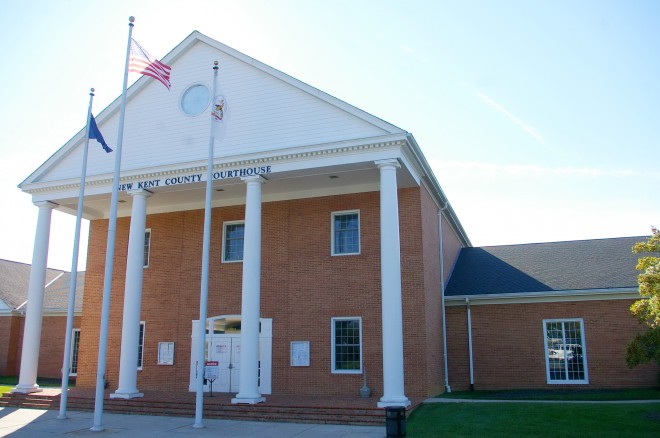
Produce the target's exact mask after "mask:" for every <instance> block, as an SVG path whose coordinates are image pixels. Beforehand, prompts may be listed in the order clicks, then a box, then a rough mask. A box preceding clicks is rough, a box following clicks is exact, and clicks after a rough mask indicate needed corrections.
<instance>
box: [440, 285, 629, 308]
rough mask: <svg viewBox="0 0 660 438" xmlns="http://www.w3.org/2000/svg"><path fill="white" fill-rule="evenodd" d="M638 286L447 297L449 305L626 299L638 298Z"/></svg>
mask: <svg viewBox="0 0 660 438" xmlns="http://www.w3.org/2000/svg"><path fill="white" fill-rule="evenodd" d="M639 297H640V295H639V289H638V288H637V287H621V288H614V289H580V290H559V291H557V290H553V291H543V292H517V293H504V294H501V293H493V294H479V295H454V296H450V297H447V305H448V306H462V305H463V303H464V302H465V300H466V299H468V298H469V299H470V300H471V302H472V304H474V305H478V304H513V303H533V302H556V301H592V300H616V299H620V300H624V299H638V298H639Z"/></svg>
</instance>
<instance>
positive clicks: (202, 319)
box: [193, 61, 218, 429]
mask: <svg viewBox="0 0 660 438" xmlns="http://www.w3.org/2000/svg"><path fill="white" fill-rule="evenodd" d="M217 83H218V61H215V62H214V66H213V94H212V95H211V100H212V101H214V100H215V93H216V90H217ZM212 103H213V102H212ZM214 123H215V122H214V121H213V115H211V132H210V134H209V156H208V162H207V164H206V203H205V204H204V241H203V244H202V286H201V291H200V294H199V339H198V341H197V342H198V345H197V374H196V376H197V394H196V398H195V423H194V424H193V427H194V428H198V429H199V428H202V427H204V423H202V415H203V411H204V361H205V359H206V358H205V354H204V353H205V350H206V313H207V303H208V295H209V253H210V248H211V195H212V194H213V146H214V144H215V130H214V126H213V124H214ZM200 367H201V370H202V373H201V375H200V374H199V370H200Z"/></svg>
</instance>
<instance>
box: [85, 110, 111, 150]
mask: <svg viewBox="0 0 660 438" xmlns="http://www.w3.org/2000/svg"><path fill="white" fill-rule="evenodd" d="M89 138H90V140H91V139H96V141H98V142H99V143H101V146H103V150H104V151H106V152H107V153H110V152H112V149H110V147H109V146H108V144H107V143H106V142H105V140H104V139H103V136H102V135H101V131H99V127H98V126H96V120H94V116H93V115H91V114H90V115H89Z"/></svg>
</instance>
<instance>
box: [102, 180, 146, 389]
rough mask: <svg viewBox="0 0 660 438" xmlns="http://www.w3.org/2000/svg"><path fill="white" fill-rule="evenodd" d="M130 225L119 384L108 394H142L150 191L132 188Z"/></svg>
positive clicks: (130, 192)
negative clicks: (141, 349)
mask: <svg viewBox="0 0 660 438" xmlns="http://www.w3.org/2000/svg"><path fill="white" fill-rule="evenodd" d="M128 193H129V194H130V195H132V197H133V209H132V211H131V229H130V232H129V235H128V257H127V260H126V286H125V289H124V320H123V322H122V330H121V356H120V358H119V388H118V389H117V390H116V391H115V392H114V393H113V394H110V398H124V399H130V398H136V397H142V396H143V395H144V394H142V393H141V392H140V391H138V389H137V365H138V342H139V336H140V307H141V305H142V271H143V270H144V232H145V227H146V223H147V198H148V197H149V196H151V192H149V191H147V190H142V189H139V190H132V191H129V192H128Z"/></svg>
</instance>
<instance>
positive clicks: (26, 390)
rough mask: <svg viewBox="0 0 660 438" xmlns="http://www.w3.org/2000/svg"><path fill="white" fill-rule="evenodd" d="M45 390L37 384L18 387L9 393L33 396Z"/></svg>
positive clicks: (19, 385)
mask: <svg viewBox="0 0 660 438" xmlns="http://www.w3.org/2000/svg"><path fill="white" fill-rule="evenodd" d="M41 391H43V389H41V388H39V385H37V384H36V383H35V384H34V385H21V384H18V385H16V388H12V389H11V391H9V392H10V393H11V394H32V393H33V392H41Z"/></svg>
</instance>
